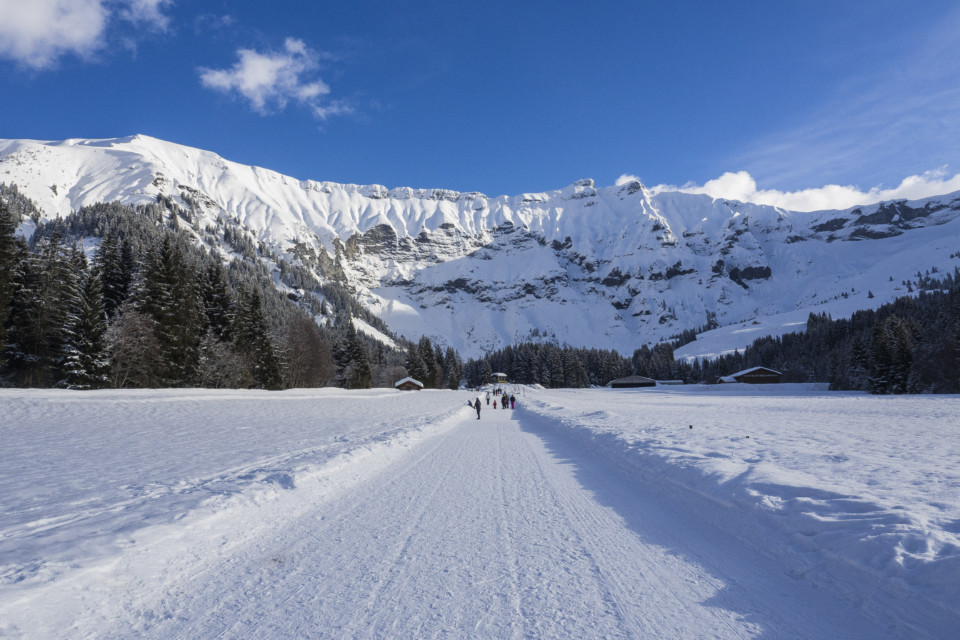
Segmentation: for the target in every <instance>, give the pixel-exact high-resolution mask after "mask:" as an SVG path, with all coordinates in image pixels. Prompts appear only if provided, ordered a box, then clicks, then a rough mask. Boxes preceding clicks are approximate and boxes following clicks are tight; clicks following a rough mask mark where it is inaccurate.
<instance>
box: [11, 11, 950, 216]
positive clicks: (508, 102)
mask: <svg viewBox="0 0 960 640" xmlns="http://www.w3.org/2000/svg"><path fill="white" fill-rule="evenodd" d="M0 16H3V19H2V20H0V92H2V93H0V137H2V138H35V139H51V140H58V139H64V138H110V137H120V136H125V135H131V134H134V133H143V134H147V135H150V136H154V137H157V138H162V139H165V140H170V141H173V142H178V143H181V144H185V145H189V146H193V147H199V148H202V149H208V150H211V151H214V152H216V153H219V154H220V155H222V156H223V157H225V158H227V159H230V160H234V161H237V162H242V163H245V164H254V165H259V166H263V167H267V168H270V169H274V170H277V171H280V172H282V173H285V174H289V175H292V176H295V177H297V178H301V179H316V180H332V181H336V182H353V183H360V184H369V183H377V184H383V185H386V186H388V187H397V186H412V187H423V188H432V187H444V188H450V189H457V190H461V191H482V192H484V193H486V194H488V195H491V196H493V195H500V194H510V195H514V194H518V193H522V192H528V191H542V190H549V189H556V188H560V187H563V186H565V185H567V184H569V183H571V182H573V181H574V180H577V179H580V178H585V177H591V178H594V179H595V180H596V181H597V183H598V184H599V185H609V184H613V183H615V182H616V181H617V180H618V179H619V178H621V176H623V175H625V174H626V175H629V176H636V177H638V178H639V179H641V180H642V181H643V182H644V183H645V184H647V185H651V186H652V185H686V186H687V188H690V189H694V190H695V189H705V190H707V192H710V189H711V188H712V189H713V190H714V191H716V192H718V193H719V194H722V195H728V196H729V197H737V196H741V197H742V199H750V198H751V197H754V198H757V197H760V196H757V194H761V195H762V194H767V195H768V196H769V197H771V198H774V197H785V194H786V195H788V196H791V197H794V198H798V197H800V196H799V195H798V194H804V193H806V194H807V195H808V196H809V195H810V194H814V195H815V196H816V197H819V198H821V199H824V202H826V203H828V204H830V203H832V202H833V201H832V200H831V196H830V194H831V193H832V192H831V191H830V190H829V189H828V190H823V189H820V188H821V187H823V186H824V185H840V187H839V189H840V191H838V190H837V189H838V188H834V189H833V192H834V193H840V192H842V193H845V194H847V195H849V194H850V193H851V192H855V193H860V194H863V193H873V194H874V195H876V194H884V195H901V194H907V195H913V196H914V197H915V196H917V195H918V194H919V195H922V193H921V191H922V190H921V191H917V190H916V189H914V190H913V191H911V190H910V189H906V188H907V187H910V186H911V185H913V186H914V187H916V185H918V184H919V185H922V186H924V187H925V188H927V189H928V190H930V189H933V190H934V191H936V189H937V188H941V189H942V188H946V186H952V187H953V188H955V189H960V186H957V185H960V182H958V180H960V177H958V173H960V144H958V142H960V5H958V3H956V2H955V1H953V0H951V1H938V0H924V1H923V2H916V1H915V0H869V1H862V2H858V1H854V0H846V1H843V2H836V1H835V0H834V1H830V2H827V1H822V2H821V1H818V0H806V1H790V0H781V1H777V2H764V1H761V0H755V1H743V2H733V1H732V2H686V1H683V0H678V1H675V2H639V1H635V2H626V1H624V2H603V1H598V2H591V3H580V2H564V1H561V0H556V1H554V2H523V1H518V0H514V1H513V2H499V1H497V0H490V1H479V0H478V1H466V0H450V1H447V2H413V1H404V0H397V1H394V2H371V1H368V0H337V1H314V2H300V1H284V0H278V1H277V2H271V3H266V2H262V1H258V2H248V1H220V0H194V1H191V2H187V1H186V0H30V2H24V1H23V0H0ZM905 179H907V181H906V182H904V180H905ZM710 185H712V187H711V186H710ZM904 185H906V187H905V186H904ZM931 185H933V186H931ZM944 185H946V186H944ZM904 189H906V191H904ZM808 199H809V198H808ZM841 204H842V203H841Z"/></svg>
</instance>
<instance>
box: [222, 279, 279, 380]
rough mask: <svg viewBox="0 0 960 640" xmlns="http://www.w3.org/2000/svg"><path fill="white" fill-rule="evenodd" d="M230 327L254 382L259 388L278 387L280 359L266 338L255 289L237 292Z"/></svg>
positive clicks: (260, 306) (264, 320)
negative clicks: (239, 293)
mask: <svg viewBox="0 0 960 640" xmlns="http://www.w3.org/2000/svg"><path fill="white" fill-rule="evenodd" d="M233 330H234V335H235V341H236V345H237V350H238V351H239V352H240V354H241V355H242V356H244V357H245V358H246V360H247V362H248V363H249V367H250V372H251V375H252V377H253V381H254V384H255V385H256V386H257V387H260V388H262V389H282V388H283V377H282V374H281V371H280V361H279V359H278V358H277V355H276V351H275V349H274V347H273V341H272V340H271V339H270V333H269V327H268V326H267V319H266V316H265V315H264V312H263V299H262V297H261V295H260V291H259V290H258V289H256V288H252V289H251V290H245V291H243V292H242V293H241V296H240V305H239V308H238V309H237V315H236V322H235V326H234V329H233Z"/></svg>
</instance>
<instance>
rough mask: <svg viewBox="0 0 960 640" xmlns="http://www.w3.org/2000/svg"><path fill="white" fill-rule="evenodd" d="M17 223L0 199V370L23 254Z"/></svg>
mask: <svg viewBox="0 0 960 640" xmlns="http://www.w3.org/2000/svg"><path fill="white" fill-rule="evenodd" d="M16 230H17V222H16V221H15V220H14V215H13V213H12V212H11V211H10V209H9V208H8V207H7V204H6V202H5V201H4V200H3V199H2V198H0V370H2V367H3V366H4V362H5V358H4V353H5V352H6V349H7V324H8V322H9V321H10V315H11V311H12V310H13V292H14V288H15V284H16V280H17V274H18V270H19V267H20V261H21V260H22V259H23V252H22V251H21V249H20V247H19V246H18V244H17V240H16Z"/></svg>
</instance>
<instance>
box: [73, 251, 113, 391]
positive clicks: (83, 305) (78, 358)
mask: <svg viewBox="0 0 960 640" xmlns="http://www.w3.org/2000/svg"><path fill="white" fill-rule="evenodd" d="M75 301H76V302H75V309H74V310H73V313H72V314H71V320H70V323H69V324H68V327H67V331H66V344H65V348H64V359H63V380H62V381H61V384H62V385H63V386H66V387H68V388H70V389H102V388H103V387H105V386H107V384H108V382H109V375H108V373H109V354H108V352H107V345H106V332H107V314H106V310H105V309H104V304H103V290H102V285H101V283H100V277H99V273H98V271H97V270H96V269H94V270H92V271H91V272H90V273H83V274H81V282H80V288H79V291H78V294H77V295H76V296H75Z"/></svg>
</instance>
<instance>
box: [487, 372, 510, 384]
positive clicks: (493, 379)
mask: <svg viewBox="0 0 960 640" xmlns="http://www.w3.org/2000/svg"><path fill="white" fill-rule="evenodd" d="M506 381H507V374H505V373H491V374H490V383H491V384H502V383H504V382H506Z"/></svg>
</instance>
